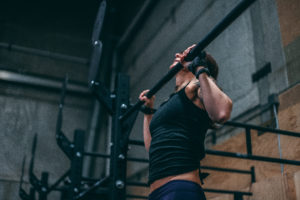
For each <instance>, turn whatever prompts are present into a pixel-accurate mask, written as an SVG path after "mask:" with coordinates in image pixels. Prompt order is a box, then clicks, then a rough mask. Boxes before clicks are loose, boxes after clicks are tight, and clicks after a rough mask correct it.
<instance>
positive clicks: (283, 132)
mask: <svg viewBox="0 0 300 200" xmlns="http://www.w3.org/2000/svg"><path fill="white" fill-rule="evenodd" d="M224 125H228V126H234V127H240V128H249V129H254V130H258V131H263V132H269V133H277V134H281V135H289V136H293V137H300V133H297V132H291V131H285V130H280V129H272V128H266V127H261V126H256V125H252V124H244V123H239V122H233V121H228V122H226V123H224Z"/></svg>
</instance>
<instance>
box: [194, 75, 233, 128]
mask: <svg viewBox="0 0 300 200" xmlns="http://www.w3.org/2000/svg"><path fill="white" fill-rule="evenodd" d="M197 78H198V80H199V82H200V88H201V96H202V99H203V104H204V106H205V109H206V111H207V113H208V115H209V117H210V118H211V119H212V120H213V121H214V122H218V123H224V122H226V121H227V120H228V119H229V118H230V114H231V110H232V101H231V99H230V98H229V97H228V96H227V95H226V94H225V93H224V92H223V91H222V90H221V89H220V88H219V87H218V86H217V85H216V84H215V82H214V81H213V79H212V78H209V76H208V75H207V74H206V73H202V74H200V75H199V77H197Z"/></svg>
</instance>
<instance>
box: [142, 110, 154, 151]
mask: <svg viewBox="0 0 300 200" xmlns="http://www.w3.org/2000/svg"><path fill="white" fill-rule="evenodd" d="M151 119H152V115H144V128H143V136H144V143H145V148H146V150H147V151H149V147H150V143H151V134H150V129H149V126H150V122H151Z"/></svg>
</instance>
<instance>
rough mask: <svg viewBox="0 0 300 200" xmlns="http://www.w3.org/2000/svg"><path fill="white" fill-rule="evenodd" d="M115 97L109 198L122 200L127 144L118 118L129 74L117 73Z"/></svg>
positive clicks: (126, 96)
mask: <svg viewBox="0 0 300 200" xmlns="http://www.w3.org/2000/svg"><path fill="white" fill-rule="evenodd" d="M115 91H116V99H115V101H114V103H115V104H114V108H115V112H114V114H113V116H112V127H111V130H112V135H111V142H112V145H111V151H110V152H111V154H110V155H111V159H110V175H111V193H110V195H111V199H112V200H124V199H125V196H126V184H125V182H126V168H127V162H126V157H127V150H128V146H127V145H128V144H127V145H126V146H123V145H122V143H123V142H124V132H123V127H122V124H121V122H120V120H119V116H121V115H122V114H123V113H124V111H125V109H126V107H127V105H129V76H127V75H124V74H118V76H117V82H116V88H115Z"/></svg>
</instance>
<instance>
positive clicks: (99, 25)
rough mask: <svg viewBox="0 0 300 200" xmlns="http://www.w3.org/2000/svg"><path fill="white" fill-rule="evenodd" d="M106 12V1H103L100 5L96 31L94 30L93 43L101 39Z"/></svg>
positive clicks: (95, 26)
mask: <svg viewBox="0 0 300 200" xmlns="http://www.w3.org/2000/svg"><path fill="white" fill-rule="evenodd" d="M105 10H106V1H105V0H103V1H102V2H101V3H100V7H99V9H98V13H97V17H96V20H95V23H94V29H93V34H92V43H94V42H95V41H97V40H98V39H99V37H100V34H101V31H102V26H103V21H104V16H105Z"/></svg>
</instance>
